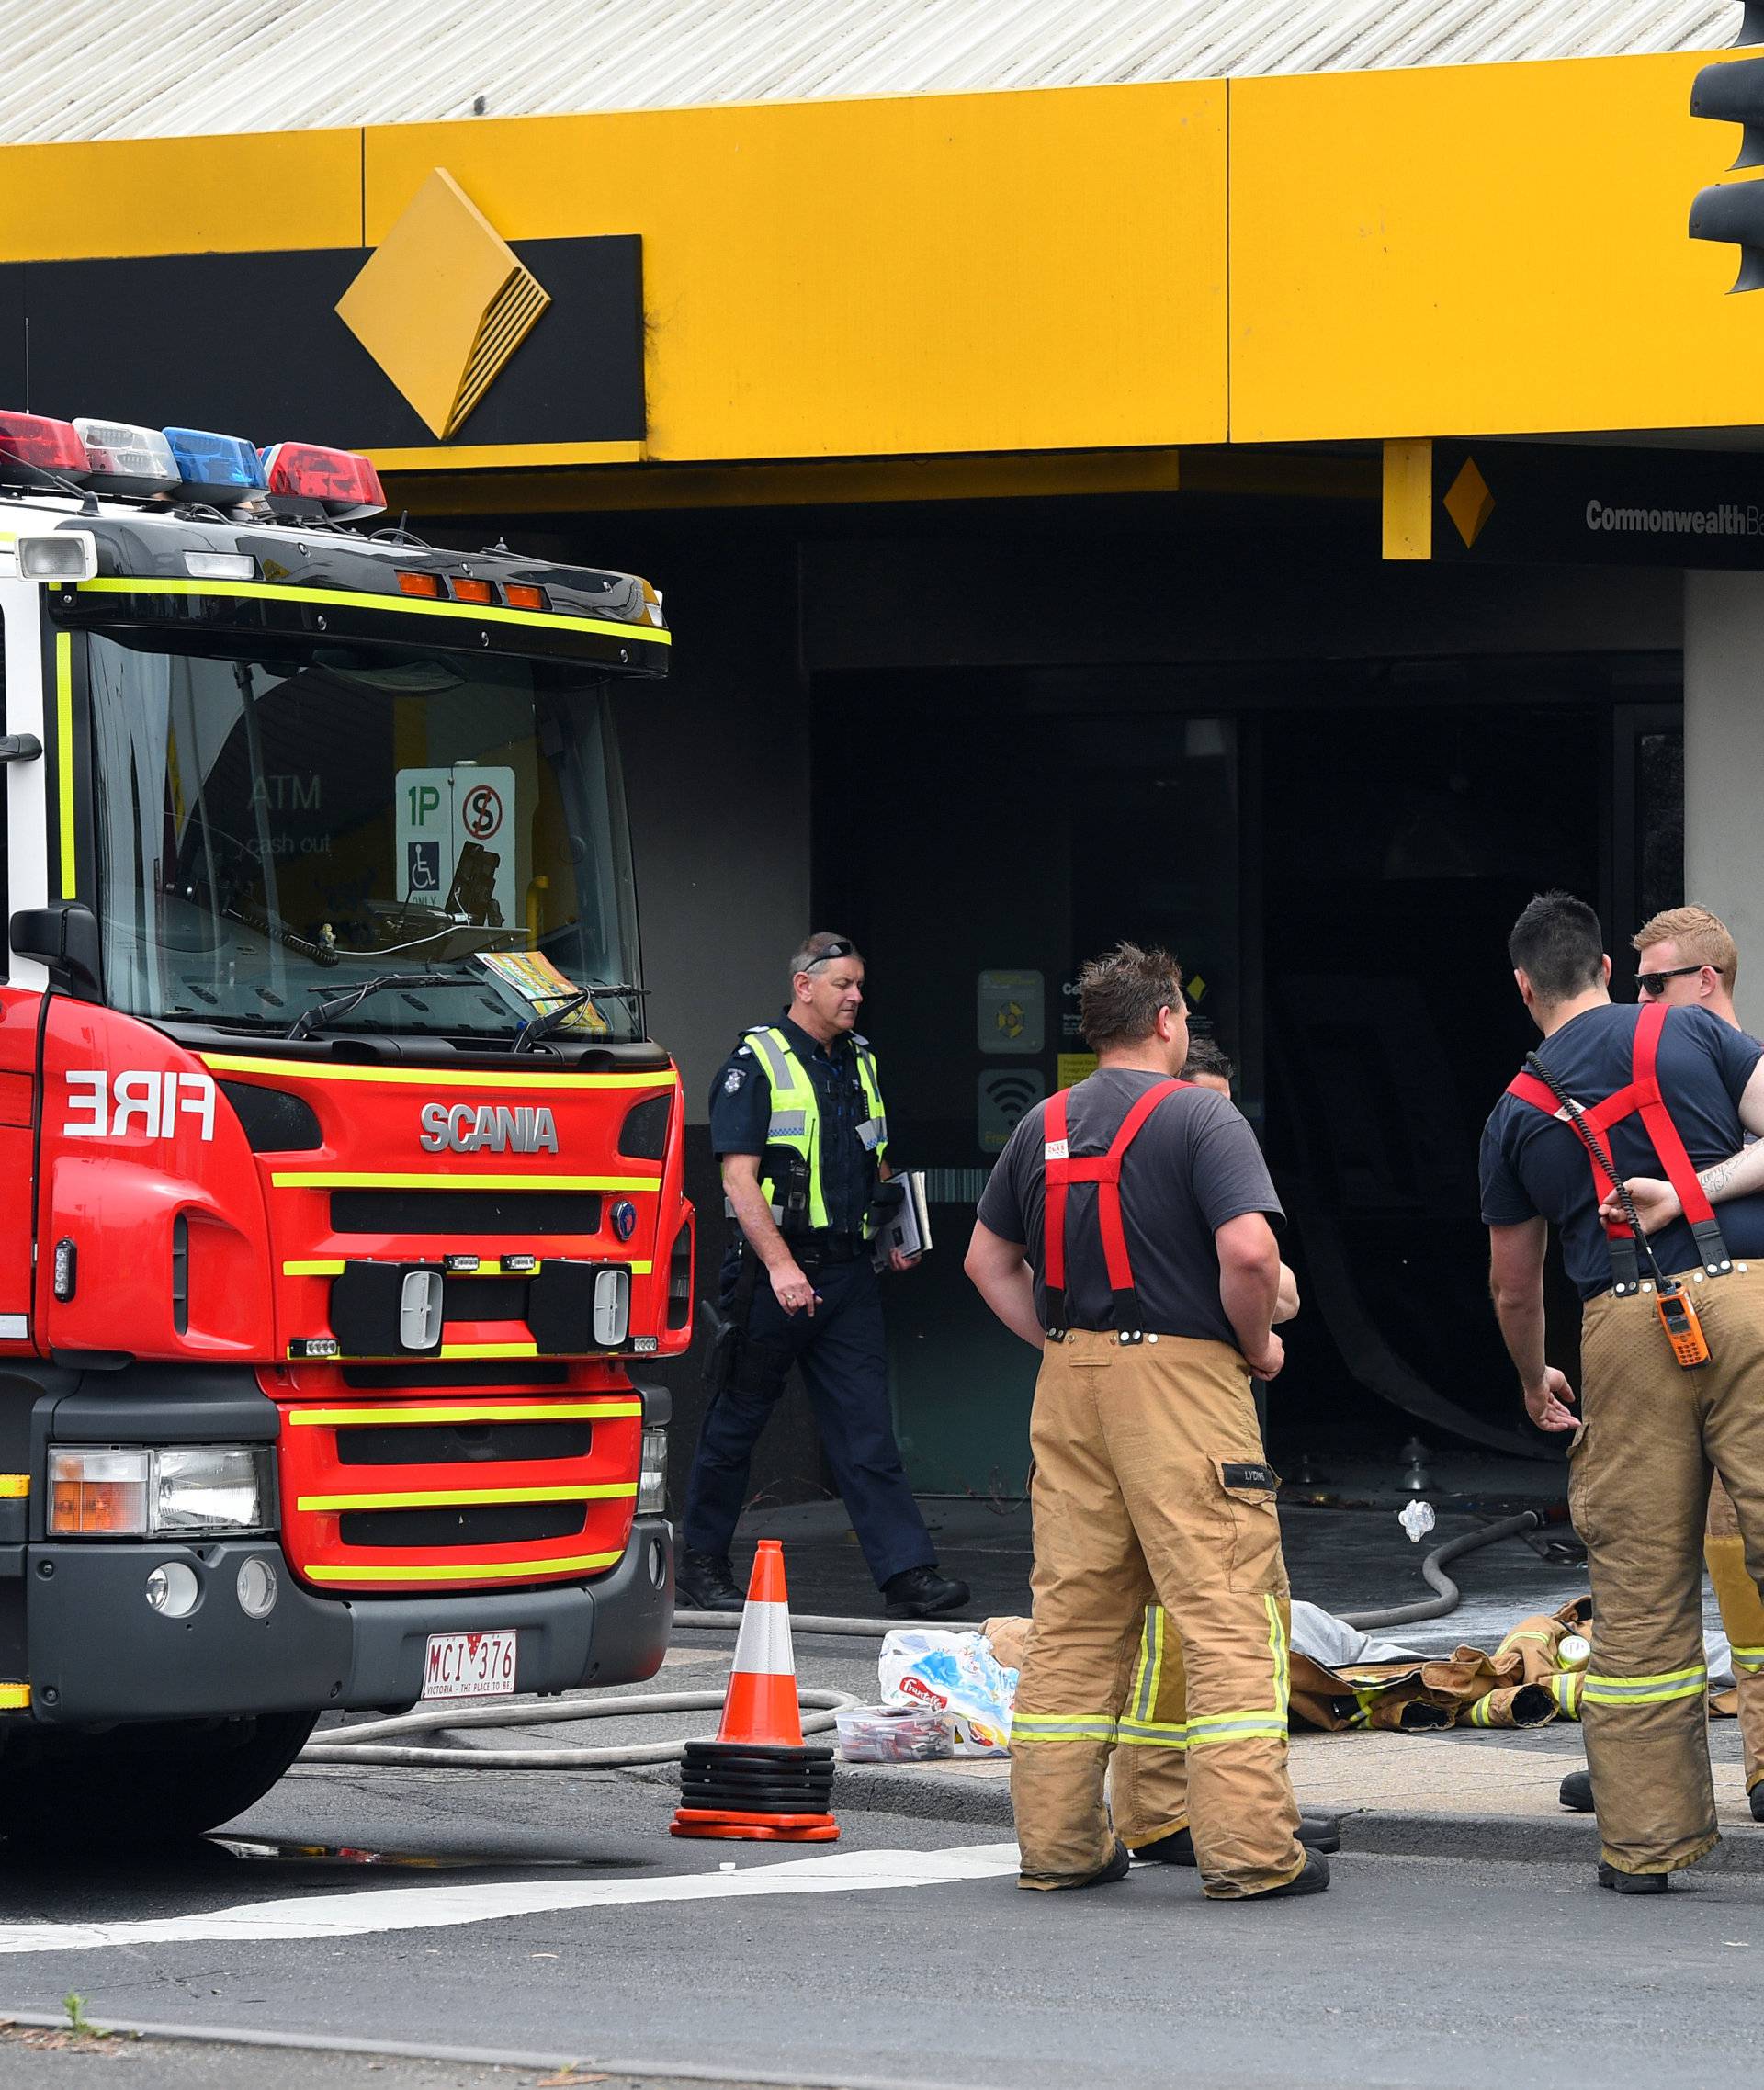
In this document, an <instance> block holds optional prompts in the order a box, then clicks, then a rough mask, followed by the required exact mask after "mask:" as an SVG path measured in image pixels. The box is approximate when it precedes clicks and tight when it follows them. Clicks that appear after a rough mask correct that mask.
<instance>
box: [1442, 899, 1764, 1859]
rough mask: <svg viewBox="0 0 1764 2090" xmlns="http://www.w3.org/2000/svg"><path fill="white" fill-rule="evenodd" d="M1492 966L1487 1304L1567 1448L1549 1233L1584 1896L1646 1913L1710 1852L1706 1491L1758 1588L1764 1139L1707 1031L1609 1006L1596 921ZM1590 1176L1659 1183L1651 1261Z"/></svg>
mask: <svg viewBox="0 0 1764 2090" xmlns="http://www.w3.org/2000/svg"><path fill="white" fill-rule="evenodd" d="M1508 955H1509V956H1510V960H1511V963H1512V966H1513V977H1514V980H1515V982H1516V984H1517V986H1518V988H1519V991H1520V994H1521V998H1522V1000H1524V1003H1525V1006H1526V1009H1527V1011H1529V1013H1530V1014H1531V1016H1532V1020H1533V1021H1534V1022H1536V1024H1537V1027H1538V1029H1539V1030H1540V1031H1541V1032H1542V1033H1543V1044H1542V1045H1541V1046H1540V1047H1539V1048H1538V1050H1537V1051H1536V1052H1535V1053H1534V1054H1533V1055H1532V1056H1531V1058H1530V1059H1529V1060H1528V1062H1527V1068H1526V1071H1524V1072H1522V1073H1521V1074H1520V1075H1519V1076H1517V1077H1515V1079H1514V1080H1513V1081H1512V1082H1511V1083H1510V1084H1509V1087H1508V1091H1507V1093H1506V1094H1505V1095H1504V1096H1503V1097H1502V1098H1501V1099H1500V1101H1498V1103H1497V1104H1496V1106H1495V1109H1494V1111H1493V1113H1491V1114H1490V1116H1489V1119H1488V1123H1487V1127H1486V1128H1485V1130H1484V1133H1483V1138H1482V1164H1481V1167H1482V1215H1483V1218H1484V1220H1485V1222H1486V1223H1487V1227H1488V1242H1489V1259H1490V1288H1491V1290H1492V1292H1493V1294H1494V1302H1495V1311H1496V1315H1497V1316H1498V1320H1499V1323H1500V1331H1501V1335H1502V1337H1503V1339H1505V1341H1506V1345H1507V1350H1508V1353H1509V1355H1510V1357H1511V1359H1512V1361H1513V1363H1514V1365H1515V1367H1516V1368H1517V1370H1518V1373H1519V1377H1520V1384H1521V1387H1522V1389H1523V1391H1524V1397H1525V1407H1526V1412H1527V1413H1528V1414H1529V1415H1530V1416H1531V1418H1532V1421H1533V1422H1535V1423H1537V1424H1538V1425H1539V1426H1540V1427H1541V1428H1543V1429H1552V1430H1568V1429H1574V1428H1575V1416H1574V1413H1573V1407H1572V1404H1573V1402H1574V1401H1575V1398H1576V1395H1575V1393H1574V1389H1573V1388H1572V1387H1571V1386H1570V1385H1569V1384H1568V1381H1567V1379H1566V1375H1565V1374H1564V1373H1562V1372H1561V1371H1559V1370H1558V1369H1557V1368H1556V1367H1555V1366H1554V1365H1552V1364H1550V1363H1549V1362H1548V1361H1547V1358H1546V1352H1545V1347H1544V1250H1545V1245H1546V1237H1547V1227H1548V1226H1554V1227H1555V1232H1556V1237H1557V1239H1558V1240H1559V1242H1560V1244H1561V1248H1562V1256H1563V1260H1564V1262H1565V1263H1566V1266H1567V1271H1568V1275H1569V1277H1570V1278H1571V1279H1572V1280H1573V1281H1574V1282H1575V1284H1576V1286H1577V1289H1578V1291H1579V1293H1580V1296H1581V1302H1582V1305H1581V1338H1580V1366H1581V1375H1582V1379H1583V1382H1584V1384H1583V1393H1584V1419H1583V1421H1582V1422H1581V1424H1580V1427H1579V1429H1578V1430H1577V1434H1576V1437H1575V1441H1574V1443H1573V1445H1572V1446H1571V1447H1570V1451H1569V1471H1568V1499H1569V1507H1570V1508H1571V1510H1572V1512H1573V1515H1574V1521H1575V1527H1576V1529H1577V1531H1578V1532H1579V1534H1580V1536H1581V1538H1582V1539H1583V1540H1584V1541H1585V1542H1586V1546H1587V1558H1588V1569H1589V1576H1590V1579H1591V1583H1592V1597H1593V1620H1592V1659H1591V1661H1590V1663H1589V1666H1588V1668H1587V1671H1586V1675H1585V1681H1584V1684H1583V1688H1582V1691H1581V1700H1580V1704H1581V1718H1582V1723H1583V1725H1584V1727H1585V1730H1586V1742H1587V1758H1588V1762H1589V1767H1590V1769H1591V1773H1592V1787H1593V1796H1594V1799H1595V1802H1596V1803H1597V1808H1598V1814H1599V1830H1600V1841H1601V1844H1602V1846H1603V1849H1602V1854H1601V1858H1600V1865H1599V1883H1600V1886H1603V1887H1610V1888H1613V1889H1615V1890H1616V1892H1619V1893H1658V1892H1664V1891H1665V1888H1666V1884H1667V1881H1668V1878H1669V1876H1670V1875H1671V1874H1672V1873H1673V1872H1675V1871H1677V1870H1679V1869H1680V1868H1681V1867H1684V1866H1687V1865H1692V1864H1694V1863H1695V1862H1696V1860H1697V1859H1698V1858H1702V1856H1703V1855H1704V1854H1705V1853H1706V1852H1707V1851H1709V1850H1710V1849H1712V1848H1713V1846H1714V1845H1715V1844H1716V1843H1717V1842H1718V1841H1719V1836H1718V1832H1717V1830H1716V1826H1715V1807H1714V1796H1713V1788H1712V1785H1711V1781H1710V1775H1709V1748H1708V1738H1707V1733H1706V1727H1705V1722H1706V1718H1707V1714H1706V1712H1705V1704H1704V1701H1705V1698H1706V1696H1707V1691H1708V1682H1709V1679H1708V1673H1707V1670H1706V1668H1705V1666H1704V1662H1703V1649H1702V1558H1701V1549H1700V1541H1701V1540H1702V1530H1703V1518H1704V1511H1705V1507H1706V1505H1707V1503H1708V1500H1709V1483H1710V1476H1711V1472H1712V1469H1713V1468H1719V1470H1720V1473H1721V1475H1722V1478H1723V1479H1724V1481H1725V1482H1726V1484H1727V1490H1728V1493H1729V1495H1730V1496H1731V1497H1732V1498H1733V1503H1734V1508H1735V1512H1736V1519H1737V1522H1738V1525H1739V1529H1740V1531H1741V1534H1742V1537H1743V1541H1744V1551H1745V1556H1746V1565H1747V1569H1748V1571H1749V1572H1750V1574H1751V1576H1752V1579H1753V1580H1754V1581H1757V1580H1758V1577H1759V1576H1760V1574H1764V1264H1761V1263H1760V1262H1759V1261H1758V1258H1759V1257H1760V1256H1764V1194H1761V1193H1764V1146H1754V1147H1745V1145H1744V1138H1745V1132H1746V1131H1747V1130H1751V1131H1754V1132H1756V1131H1758V1130H1760V1129H1764V1071H1760V1067H1761V1065H1764V1048H1760V1046H1759V1045H1758V1043H1757V1041H1756V1040H1755V1039H1751V1038H1748V1037H1747V1036H1746V1034H1744V1033H1743V1032H1741V1031H1738V1030H1736V1029H1735V1028H1734V1027H1733V1026H1732V1025H1731V1024H1729V1023H1725V1022H1722V1021H1721V1020H1720V1018H1719V1017H1717V1016H1715V1015H1713V1014H1711V1013H1710V1012H1709V1011H1708V1010H1706V1009H1701V1008H1681V1007H1680V1008H1675V1007H1670V1006H1668V1005H1667V1004H1666V1003H1664V1002H1663V1001H1660V1000H1657V999H1655V998H1648V999H1645V1000H1644V1002H1643V1003H1642V1004H1641V1005H1640V1006H1636V1005H1634V1004H1631V1005H1628V1006H1624V1007H1619V1006H1617V1005H1615V1004H1613V1003H1612V1001H1611V990H1610V985H1609V982H1610V978H1611V960H1610V959H1609V958H1608V957H1607V956H1606V955H1604V950H1603V939H1602V937H1601V936H1600V929H1599V920H1598V917H1597V916H1596V915H1595V914H1594V913H1593V911H1592V909H1590V908H1589V907H1588V906H1587V905H1586V904H1585V903H1584V901H1581V900H1577V899H1576V898H1574V897H1573V896H1572V895H1571V894H1567V893H1544V894H1540V895H1539V896H1538V897H1537V898H1535V899H1533V900H1532V903H1531V904H1530V906H1529V907H1527V908H1526V909H1525V910H1524V912H1523V913H1522V914H1521V916H1520V918H1519V920H1518V921H1517V922H1516V923H1515V924H1514V926H1513V931H1512V934H1511V936H1510V938H1509V940H1508ZM1600 1150H1601V1152H1600ZM1607 1163H1608V1164H1610V1166H1611V1168H1612V1169H1615V1171H1616V1172H1617V1173H1618V1174H1619V1175H1621V1176H1623V1177H1625V1178H1629V1177H1632V1176H1633V1177H1637V1178H1639V1177H1640V1176H1641V1175H1642V1173H1643V1172H1644V1171H1647V1172H1649V1173H1650V1174H1651V1173H1653V1172H1655V1171H1657V1170H1660V1169H1664V1171H1665V1173H1666V1175H1667V1176H1668V1178H1669V1179H1670V1182H1669V1184H1668V1183H1665V1182H1662V1183H1659V1184H1657V1185H1647V1184H1644V1183H1642V1182H1640V1181H1637V1182H1635V1184H1634V1189H1633V1192H1632V1199H1631V1203H1632V1204H1633V1207H1634V1214H1635V1216H1636V1217H1638V1218H1639V1219H1640V1221H1641V1224H1642V1227H1643V1230H1644V1233H1645V1237H1646V1240H1647V1245H1648V1248H1650V1249H1651V1253H1650V1254H1646V1255H1643V1254H1640V1253H1638V1246H1639V1245H1638V1243H1637V1240H1636V1238H1635V1235H1634V1228H1633V1226H1632V1225H1631V1223H1630V1214H1629V1210H1628V1209H1627V1208H1625V1207H1624V1206H1623V1205H1622V1204H1621V1203H1615V1202H1612V1199H1611V1185H1610V1183H1609V1181H1607V1179H1606V1174H1605V1166H1606V1164H1607ZM1716 1203H1719V1204H1720V1213H1719V1216H1718V1218H1717V1215H1716V1213H1715V1205H1716ZM1601 1207H1602V1208H1603V1210H1602V1211H1601ZM1601 1221H1602V1224H1601ZM1662 1278H1664V1280H1665V1281H1666V1282H1664V1283H1663V1282H1662ZM1700 1352H1701V1354H1700Z"/></svg>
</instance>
